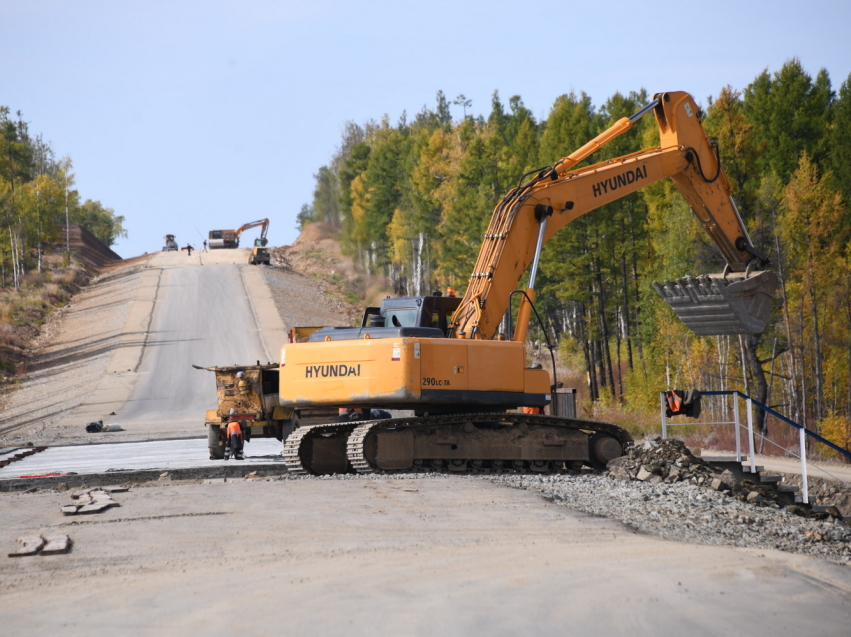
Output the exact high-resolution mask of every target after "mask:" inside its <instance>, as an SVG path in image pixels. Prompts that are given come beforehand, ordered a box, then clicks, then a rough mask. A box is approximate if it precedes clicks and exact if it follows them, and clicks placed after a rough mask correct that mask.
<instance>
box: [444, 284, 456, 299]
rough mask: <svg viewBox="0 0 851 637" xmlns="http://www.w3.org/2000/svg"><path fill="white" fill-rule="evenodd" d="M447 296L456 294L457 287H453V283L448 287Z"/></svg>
mask: <svg viewBox="0 0 851 637" xmlns="http://www.w3.org/2000/svg"><path fill="white" fill-rule="evenodd" d="M446 296H455V288H453V287H452V286H451V285H450V286H449V287H448V288H446Z"/></svg>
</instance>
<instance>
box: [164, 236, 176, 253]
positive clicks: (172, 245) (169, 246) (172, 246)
mask: <svg viewBox="0 0 851 637" xmlns="http://www.w3.org/2000/svg"><path fill="white" fill-rule="evenodd" d="M172 250H174V251H175V252H177V250H178V248H177V238H175V236H174V235H173V234H167V235H166V236H165V245H164V246H163V252H171V251H172Z"/></svg>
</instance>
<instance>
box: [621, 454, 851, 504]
mask: <svg viewBox="0 0 851 637" xmlns="http://www.w3.org/2000/svg"><path fill="white" fill-rule="evenodd" d="M606 473H607V475H608V476H609V477H611V478H614V479H616V480H626V481H629V480H639V481H641V482H647V483H649V484H662V483H664V484H673V483H676V482H687V483H689V484H693V485H697V486H705V487H708V488H710V489H712V490H713V491H721V492H723V493H725V494H728V495H730V496H732V497H735V498H736V499H738V500H739V501H741V502H745V501H747V502H749V503H750V504H753V505H756V506H769V505H775V504H776V505H777V506H781V507H785V506H789V507H790V508H791V510H792V512H793V513H794V514H796V515H802V516H806V517H817V518H820V519H824V518H826V517H828V515H833V516H834V517H841V516H840V513H839V510H838V509H835V508H832V509H830V513H829V514H828V513H813V512H812V511H811V510H810V509H809V508H806V507H799V506H795V505H792V504H790V503H789V502H788V501H787V500H785V499H784V498H783V497H781V496H780V495H779V494H778V493H777V491H776V490H775V489H773V488H772V487H771V486H770V485H767V484H759V483H754V482H752V481H750V480H744V481H739V480H738V479H737V478H736V477H735V476H734V475H733V473H732V472H730V471H726V470H722V469H720V468H718V467H715V466H713V465H712V464H710V463H708V462H706V461H705V460H704V459H703V458H701V457H699V456H695V455H693V454H692V453H691V451H689V449H688V447H686V445H685V443H683V442H682V441H681V440H676V439H674V438H669V439H667V440H662V439H661V438H656V439H653V440H647V441H645V442H644V443H643V444H640V445H637V446H634V447H632V448H630V449H629V450H628V451H627V453H626V454H624V455H623V456H621V457H620V458H617V459H616V460H612V461H611V462H610V463H609V465H608V471H607V472H606Z"/></svg>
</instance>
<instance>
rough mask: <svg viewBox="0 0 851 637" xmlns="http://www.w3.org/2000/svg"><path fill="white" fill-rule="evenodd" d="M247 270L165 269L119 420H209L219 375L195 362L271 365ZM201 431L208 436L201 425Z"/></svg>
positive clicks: (225, 267) (217, 267) (209, 267)
mask: <svg viewBox="0 0 851 637" xmlns="http://www.w3.org/2000/svg"><path fill="white" fill-rule="evenodd" d="M164 256H165V255H164ZM175 256H177V255H175ZM242 267H249V266H247V265H241V264H215V263H213V264H205V265H199V264H197V262H194V261H193V262H192V264H191V265H189V264H183V263H180V262H179V261H178V262H176V263H175V264H174V266H172V267H168V268H167V269H165V270H164V273H163V279H162V281H161V283H160V287H159V290H158V297H157V302H156V305H155V308H154V316H153V321H152V326H151V330H150V331H149V333H148V339H147V342H146V344H145V348H144V352H143V355H142V363H141V366H140V368H139V379H138V381H137V383H136V387H135V389H134V391H133V393H132V394H131V396H130V399H129V400H128V401H127V402H126V403H125V405H124V406H123V407H122V408H121V409H120V411H118V412H117V413H116V416H115V418H113V419H112V422H116V423H119V424H122V426H124V425H128V426H131V427H137V428H138V427H139V426H144V423H163V422H165V421H191V420H194V421H196V422H199V423H200V425H203V421H204V414H205V412H206V411H207V410H208V409H215V408H216V386H215V380H214V378H213V374H212V373H211V372H204V371H199V370H196V369H193V368H192V365H193V364H195V365H199V366H201V367H209V366H214V365H219V366H221V365H233V364H251V363H254V362H256V361H258V360H262V361H263V362H266V360H265V359H266V356H267V355H266V352H265V350H264V348H263V344H262V343H261V341H260V338H259V336H258V331H257V327H256V323H255V319H254V316H253V314H252V311H251V305H250V303H249V300H248V297H247V295H246V290H245V286H244V284H243V280H242V276H241V274H240V271H239V268H242ZM198 433H199V435H203V433H204V432H203V428H202V427H201V426H199V430H198Z"/></svg>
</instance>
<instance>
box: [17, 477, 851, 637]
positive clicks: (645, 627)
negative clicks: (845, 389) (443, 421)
mask: <svg viewBox="0 0 851 637" xmlns="http://www.w3.org/2000/svg"><path fill="white" fill-rule="evenodd" d="M114 497H115V498H116V499H117V500H118V501H119V502H120V503H121V507H120V508H113V509H110V510H108V511H107V512H105V513H103V514H100V515H99V516H98V517H91V516H89V517H85V518H82V519H81V517H82V516H76V517H74V518H67V517H66V518H63V517H62V515H61V514H60V512H59V507H60V506H61V505H62V504H64V503H66V502H68V501H70V499H69V498H68V494H67V493H65V494H59V493H35V494H15V495H5V496H4V497H2V498H0V517H2V519H3V520H4V528H5V535H6V537H7V538H8V537H10V536H12V535H15V534H28V533H32V532H33V531H41V532H42V533H46V532H61V533H68V534H69V535H71V537H72V539H73V541H74V548H73V552H72V553H71V554H68V555H58V556H33V557H27V558H15V559H11V558H6V559H4V561H2V562H0V582H2V584H0V586H2V589H0V590H2V593H0V595H2V598H3V604H2V608H0V621H2V625H3V626H4V632H6V634H10V635H30V636H33V637H35V636H39V635H45V636H47V635H56V634H62V635H92V634H107V633H108V634H113V635H129V634H132V635H190V634H193V635H198V634H205V635H232V634H240V635H269V634H283V635H296V634H310V635H343V634H345V635H379V634H380V635H441V636H447V635H483V634H487V635H527V634H532V633H544V634H557V635H562V634H588V635H648V634H652V635H656V636H659V637H665V636H667V635H671V636H677V637H679V636H681V635H722V634H729V635H745V634H754V635H774V634H788V635H803V634H818V635H847V634H848V625H849V622H851V576H850V575H849V571H848V569H847V568H844V567H840V566H835V565H829V564H828V563H826V562H822V561H819V560H813V559H807V558H802V557H800V556H792V555H789V554H782V553H779V552H767V553H766V552H759V553H755V552H752V551H748V550H743V549H729V548H717V547H697V546H693V545H688V544H679V543H672V542H664V541H660V540H655V539H652V538H649V537H645V536H640V535H637V534H634V533H632V532H631V531H630V530H629V529H626V528H624V527H623V526H621V525H620V524H618V523H616V522H613V521H610V520H605V519H600V518H594V517H590V516H587V515H584V514H580V513H576V512H572V511H570V510H569V509H568V508H566V507H562V506H557V505H555V504H551V503H549V502H546V501H545V500H543V499H542V498H541V497H540V496H538V495H535V494H533V493H530V492H526V491H521V490H516V489H508V488H505V487H498V486H496V485H494V484H492V483H490V482H488V481H486V480H483V479H480V478H451V477H450V478H427V479H401V480H398V479H397V480H389V479H351V480H335V479H325V480H321V479H308V480H281V481H262V480H261V481H253V480H238V481H235V482H231V481H228V482H218V483H214V484H185V483H184V484H180V483H175V484H165V485H162V486H160V485H155V486H150V487H147V488H145V487H138V488H133V489H132V490H131V491H129V492H127V493H121V494H116V495H115V496H114ZM6 544H7V545H8V543H6ZM4 548H5V547H4Z"/></svg>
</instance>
